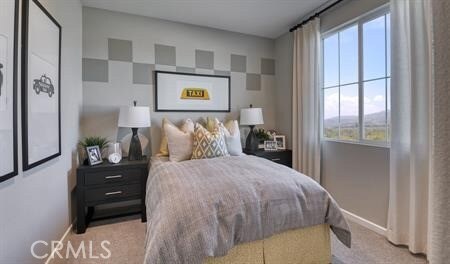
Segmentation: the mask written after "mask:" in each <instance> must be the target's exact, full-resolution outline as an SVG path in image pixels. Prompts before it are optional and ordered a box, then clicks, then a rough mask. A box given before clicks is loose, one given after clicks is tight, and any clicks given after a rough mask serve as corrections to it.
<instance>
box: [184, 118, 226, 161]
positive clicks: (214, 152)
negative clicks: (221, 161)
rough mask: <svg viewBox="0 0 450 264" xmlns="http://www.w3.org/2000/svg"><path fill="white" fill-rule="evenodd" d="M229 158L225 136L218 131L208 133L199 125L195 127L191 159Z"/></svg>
mask: <svg viewBox="0 0 450 264" xmlns="http://www.w3.org/2000/svg"><path fill="white" fill-rule="evenodd" d="M222 156H229V154H228V150H227V145H226V143H225V136H224V134H223V132H222V131H221V130H219V129H216V130H214V131H213V132H209V131H208V130H207V129H206V128H204V127H203V126H202V125H200V124H198V123H197V124H196V125H195V130H194V145H193V148H192V157H191V159H210V158H216V157H222Z"/></svg>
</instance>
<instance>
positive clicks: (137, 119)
mask: <svg viewBox="0 0 450 264" xmlns="http://www.w3.org/2000/svg"><path fill="white" fill-rule="evenodd" d="M118 126H119V127H131V128H139V127H150V126H151V122H150V107H147V106H125V107H121V108H120V113H119V122H118Z"/></svg>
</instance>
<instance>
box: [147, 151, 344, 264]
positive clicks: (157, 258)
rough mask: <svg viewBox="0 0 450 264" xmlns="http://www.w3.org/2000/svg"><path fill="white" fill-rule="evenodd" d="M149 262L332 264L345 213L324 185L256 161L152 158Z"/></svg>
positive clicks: (276, 165) (265, 161)
mask: <svg viewBox="0 0 450 264" xmlns="http://www.w3.org/2000/svg"><path fill="white" fill-rule="evenodd" d="M146 206H147V219H148V221H147V236H146V249H145V259H144V263H148V264H150V263H151V264H158V263H189V264H197V263H198V264H203V263H207V264H219V263H261V264H262V263H265V264H269V263H274V264H275V263H330V262H331V260H330V258H331V254H330V234H329V230H330V229H331V230H332V231H333V232H334V233H335V234H336V236H337V237H338V239H339V240H340V241H341V242H342V243H344V244H345V245H346V246H348V247H350V243H351V234H350V231H349V227H348V224H347V222H346V221H345V219H344V217H343V215H342V212H341V210H340V208H339V206H338V205H337V203H336V202H335V201H334V200H333V198H332V197H331V196H330V195H329V194H328V192H327V191H326V190H325V189H323V188H322V187H321V186H320V185H319V184H317V183H316V182H315V181H313V180H312V179H311V178H309V177H307V176H305V175H302V174H300V173H298V172H296V171H294V170H292V169H290V168H288V167H285V166H282V165H279V164H276V163H274V162H271V161H269V160H266V159H262V158H258V157H255V156H247V155H244V156H229V157H220V158H214V159H201V160H188V161H182V162H168V161H164V160H163V159H152V161H151V168H150V175H149V178H148V181H147V197H146Z"/></svg>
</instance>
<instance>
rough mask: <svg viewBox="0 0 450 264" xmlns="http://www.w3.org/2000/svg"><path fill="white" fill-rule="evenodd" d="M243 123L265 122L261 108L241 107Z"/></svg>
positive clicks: (255, 123) (258, 123)
mask: <svg viewBox="0 0 450 264" xmlns="http://www.w3.org/2000/svg"><path fill="white" fill-rule="evenodd" d="M240 121H241V122H240V123H241V125H244V126H245V125H249V126H254V125H262V124H264V119H263V114H262V109H261V108H252V107H251V108H243V109H241V120H240Z"/></svg>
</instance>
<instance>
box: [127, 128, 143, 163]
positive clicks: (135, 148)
mask: <svg viewBox="0 0 450 264" xmlns="http://www.w3.org/2000/svg"><path fill="white" fill-rule="evenodd" d="M131 131H133V136H132V137H131V141H130V148H129V149H128V160H129V161H133V160H142V147H141V141H140V140H139V136H138V133H137V131H138V129H137V128H132V129H131Z"/></svg>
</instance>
